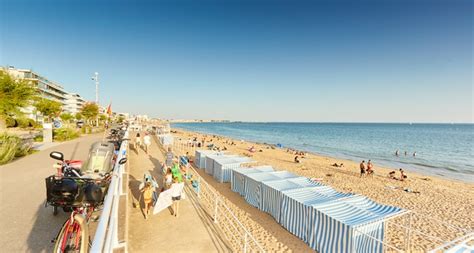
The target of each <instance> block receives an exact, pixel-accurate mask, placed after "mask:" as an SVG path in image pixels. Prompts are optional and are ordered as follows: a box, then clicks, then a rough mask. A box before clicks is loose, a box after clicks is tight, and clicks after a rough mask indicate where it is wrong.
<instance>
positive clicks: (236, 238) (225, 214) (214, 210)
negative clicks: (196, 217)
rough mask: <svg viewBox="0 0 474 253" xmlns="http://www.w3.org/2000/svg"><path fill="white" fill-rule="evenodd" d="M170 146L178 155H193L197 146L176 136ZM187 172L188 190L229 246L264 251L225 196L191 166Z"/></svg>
mask: <svg viewBox="0 0 474 253" xmlns="http://www.w3.org/2000/svg"><path fill="white" fill-rule="evenodd" d="M172 147H173V152H174V153H175V154H177V155H178V156H179V155H184V154H186V152H189V153H190V154H193V155H194V152H195V151H196V148H197V147H196V146H194V145H192V144H191V143H190V142H189V141H187V140H180V139H177V138H175V139H174V141H173V145H172ZM187 173H188V174H189V175H192V178H191V180H187V184H186V186H187V187H189V188H191V189H192V191H190V192H192V193H193V194H195V196H196V198H195V199H197V200H198V204H199V206H201V207H202V208H203V210H204V211H205V212H206V213H207V214H209V215H210V216H211V217H212V219H213V220H214V223H215V224H216V225H217V227H219V229H220V230H221V231H222V232H223V234H224V236H225V238H226V239H227V240H228V242H229V244H230V245H229V246H230V247H231V248H232V249H233V250H234V251H236V252H244V253H246V252H265V250H264V249H263V247H262V246H261V245H260V244H259V243H258V241H257V240H256V239H255V238H254V237H253V235H252V233H250V232H249V231H248V230H247V228H246V227H245V226H244V225H243V224H242V223H241V222H240V221H239V219H238V218H237V216H236V215H235V214H234V212H233V211H232V210H231V209H230V208H229V207H228V205H227V204H226V201H227V200H226V199H225V197H222V196H221V195H220V194H219V193H218V192H217V191H216V190H215V189H213V187H212V186H210V185H209V184H208V183H207V182H206V181H205V180H204V179H203V178H202V177H201V176H200V175H199V173H198V172H197V171H196V170H195V169H194V168H193V167H192V166H188V169H187ZM193 182H194V184H193Z"/></svg>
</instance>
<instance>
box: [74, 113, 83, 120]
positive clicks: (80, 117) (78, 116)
mask: <svg viewBox="0 0 474 253" xmlns="http://www.w3.org/2000/svg"><path fill="white" fill-rule="evenodd" d="M75 117H76V119H77V120H81V119H82V118H84V116H82V114H81V113H80V112H78V113H76V115H75Z"/></svg>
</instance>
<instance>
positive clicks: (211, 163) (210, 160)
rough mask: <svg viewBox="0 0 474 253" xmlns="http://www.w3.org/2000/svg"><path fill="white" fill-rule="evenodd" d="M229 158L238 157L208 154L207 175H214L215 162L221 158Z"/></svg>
mask: <svg viewBox="0 0 474 253" xmlns="http://www.w3.org/2000/svg"><path fill="white" fill-rule="evenodd" d="M224 157H226V158H229V157H236V155H226V154H224V153H216V154H208V155H206V167H205V170H206V173H207V174H211V175H212V174H213V173H214V160H215V159H219V158H224Z"/></svg>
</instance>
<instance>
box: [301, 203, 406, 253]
mask: <svg viewBox="0 0 474 253" xmlns="http://www.w3.org/2000/svg"><path fill="white" fill-rule="evenodd" d="M404 212H405V211H404V210H402V209H400V208H398V207H393V206H385V205H381V204H378V203H376V202H374V201H372V200H370V199H368V198H367V197H364V196H353V197H350V198H345V199H340V200H338V201H329V202H324V203H318V204H315V205H312V206H311V207H309V208H308V214H307V215H306V217H307V219H308V221H307V223H308V224H309V226H310V227H308V230H307V231H308V240H307V243H308V244H309V246H310V247H311V248H312V249H314V250H316V251H318V252H321V253H326V252H383V250H384V249H383V244H382V242H383V239H384V220H386V219H388V218H390V217H393V216H395V215H398V214H401V213H404ZM367 235H369V236H370V237H369V236H367ZM371 237H373V238H376V239H377V240H374V239H373V238H371Z"/></svg>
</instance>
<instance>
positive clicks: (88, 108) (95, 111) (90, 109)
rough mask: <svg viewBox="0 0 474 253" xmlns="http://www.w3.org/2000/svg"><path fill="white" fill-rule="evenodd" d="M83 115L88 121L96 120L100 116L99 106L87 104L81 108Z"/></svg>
mask: <svg viewBox="0 0 474 253" xmlns="http://www.w3.org/2000/svg"><path fill="white" fill-rule="evenodd" d="M81 114H82V116H84V118H85V119H86V120H88V121H90V120H92V119H95V118H97V115H99V106H97V104H95V103H86V104H84V105H83V106H82V108H81Z"/></svg>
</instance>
